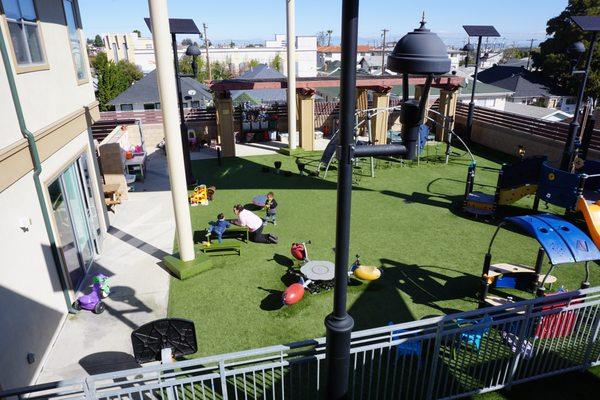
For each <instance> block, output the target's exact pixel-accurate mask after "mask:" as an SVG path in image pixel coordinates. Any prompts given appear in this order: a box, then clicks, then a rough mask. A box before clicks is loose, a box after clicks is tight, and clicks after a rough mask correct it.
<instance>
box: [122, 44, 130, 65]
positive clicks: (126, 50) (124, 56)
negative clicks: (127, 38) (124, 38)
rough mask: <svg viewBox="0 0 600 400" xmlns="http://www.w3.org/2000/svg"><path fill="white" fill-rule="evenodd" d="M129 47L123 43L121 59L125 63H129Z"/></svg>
mask: <svg viewBox="0 0 600 400" xmlns="http://www.w3.org/2000/svg"><path fill="white" fill-rule="evenodd" d="M128 50H129V46H127V43H123V58H124V59H125V61H129V53H128Z"/></svg>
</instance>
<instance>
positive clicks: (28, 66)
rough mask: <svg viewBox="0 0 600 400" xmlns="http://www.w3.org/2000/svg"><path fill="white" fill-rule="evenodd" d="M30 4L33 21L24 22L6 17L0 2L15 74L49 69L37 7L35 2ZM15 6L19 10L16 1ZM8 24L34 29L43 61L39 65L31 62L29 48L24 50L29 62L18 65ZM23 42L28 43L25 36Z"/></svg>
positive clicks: (33, 0)
mask: <svg viewBox="0 0 600 400" xmlns="http://www.w3.org/2000/svg"><path fill="white" fill-rule="evenodd" d="M32 3H33V9H34V11H35V21H28V20H25V19H22V18H21V19H20V20H18V19H14V18H9V17H7V16H6V12H5V10H4V4H3V3H2V0H0V11H1V12H2V24H3V25H4V29H3V30H4V31H5V32H6V34H7V35H8V37H9V40H8V42H9V43H10V50H11V55H12V58H13V61H14V68H15V72H16V73H17V74H21V73H26V72H34V71H42V70H47V69H50V65H49V64H48V57H47V56H46V48H45V46H44V37H43V35H42V27H41V25H40V19H39V13H38V10H37V5H36V3H35V0H32ZM17 4H18V6H19V9H20V8H21V2H20V0H17ZM9 23H17V24H21V26H24V25H29V26H35V27H36V33H37V37H38V41H39V46H40V52H41V53H42V59H43V61H42V62H39V63H34V62H31V53H30V52H29V46H27V49H26V50H27V56H28V59H29V60H30V61H29V62H28V63H19V60H18V58H17V53H16V52H15V48H14V44H13V41H12V38H11V37H10V29H9V26H8V24H9ZM22 32H23V35H25V29H24V28H23V30H22ZM23 40H24V41H25V43H28V41H27V36H24V38H23Z"/></svg>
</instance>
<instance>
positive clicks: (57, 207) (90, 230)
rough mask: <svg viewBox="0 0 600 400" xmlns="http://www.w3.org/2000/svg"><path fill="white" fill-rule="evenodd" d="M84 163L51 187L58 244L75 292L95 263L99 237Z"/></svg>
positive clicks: (75, 165) (57, 180)
mask: <svg viewBox="0 0 600 400" xmlns="http://www.w3.org/2000/svg"><path fill="white" fill-rule="evenodd" d="M82 162H83V163H85V159H84V158H83V157H82V158H80V159H79V160H77V161H76V162H74V163H73V164H71V165H70V166H69V167H68V168H67V169H66V170H65V171H64V172H63V173H62V174H61V175H60V176H59V177H58V178H56V180H54V181H53V182H52V183H51V184H50V185H49V186H48V192H49V194H50V201H51V203H52V211H53V214H54V219H55V221H56V226H57V234H58V235H57V236H58V242H59V243H57V244H58V246H59V249H60V251H61V253H62V256H63V261H64V263H65V267H66V269H67V273H68V276H69V280H70V281H71V287H72V289H73V290H77V289H78V287H79V285H80V284H81V282H82V280H83V277H84V276H85V273H86V272H87V270H88V269H89V267H90V266H91V265H92V262H93V261H94V256H95V254H96V250H97V248H96V246H95V243H96V241H97V238H98V234H97V230H98V225H97V224H98V216H97V211H96V207H95V204H94V203H93V196H92V193H91V188H90V187H89V179H86V169H84V168H83V165H82ZM87 178H89V177H87Z"/></svg>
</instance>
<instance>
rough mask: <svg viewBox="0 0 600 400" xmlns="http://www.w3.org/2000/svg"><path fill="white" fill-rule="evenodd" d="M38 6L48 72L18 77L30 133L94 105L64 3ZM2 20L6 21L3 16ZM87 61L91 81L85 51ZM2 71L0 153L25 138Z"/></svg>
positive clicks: (55, 0) (47, 0)
mask: <svg viewBox="0 0 600 400" xmlns="http://www.w3.org/2000/svg"><path fill="white" fill-rule="evenodd" d="M36 5H37V9H38V16H39V19H40V32H41V37H42V41H43V43H44V50H45V52H46V58H47V61H48V67H49V68H48V69H45V70H39V71H32V72H24V73H20V74H16V76H15V80H16V85H17V89H18V91H19V96H20V99H21V104H22V107H23V112H24V115H25V120H26V122H27V125H28V128H29V130H31V131H36V130H38V129H40V128H42V127H44V126H47V125H50V124H52V123H53V122H55V121H57V120H59V119H61V118H64V117H65V116H66V115H68V114H70V113H72V112H74V111H76V110H78V109H80V108H81V107H82V106H84V105H87V104H90V103H92V102H94V101H95V97H94V90H93V87H92V84H91V80H90V79H88V80H87V82H84V81H82V82H78V81H77V77H76V73H75V65H74V63H73V57H72V55H71V47H70V44H69V37H68V32H67V27H66V24H65V17H64V11H63V6H62V1H61V0H44V1H37V2H36ZM0 18H2V19H4V15H2V16H0ZM5 27H6V24H3V25H2V32H3V34H4V38H5V40H6V41H7V43H11V42H10V38H9V36H8V35H7V34H6V32H5ZM80 36H81V37H82V38H85V35H84V34H83V33H82V32H80ZM82 40H83V39H82ZM82 45H83V49H84V50H85V40H83V41H82ZM9 46H10V44H9ZM9 51H10V49H9ZM84 57H85V65H86V69H87V71H86V72H87V76H88V78H89V76H90V75H89V66H88V64H89V63H88V60H87V54H86V52H85V51H84ZM11 58H12V57H11ZM11 64H12V67H13V71H16V70H15V60H14V59H11ZM0 68H1V69H0V71H1V72H2V74H1V75H2V76H0V117H1V120H2V128H1V134H0V149H2V148H4V147H6V146H9V145H10V144H11V143H14V142H16V141H18V140H20V139H21V138H22V136H21V133H20V132H19V130H18V129H17V125H16V114H15V111H14V107H13V106H12V102H11V99H10V95H9V93H10V92H9V89H8V83H7V81H6V73H5V70H4V69H3V67H0Z"/></svg>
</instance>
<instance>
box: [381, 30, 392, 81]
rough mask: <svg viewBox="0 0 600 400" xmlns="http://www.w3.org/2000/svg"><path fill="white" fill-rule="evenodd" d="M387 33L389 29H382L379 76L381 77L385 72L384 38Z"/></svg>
mask: <svg viewBox="0 0 600 400" xmlns="http://www.w3.org/2000/svg"><path fill="white" fill-rule="evenodd" d="M389 31H390V30H389V29H382V32H383V42H382V44H381V76H383V72H384V71H385V37H386V35H387V33H388V32H389Z"/></svg>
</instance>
